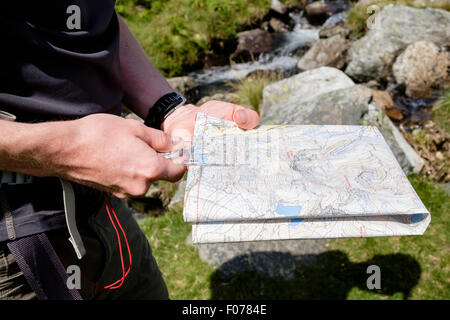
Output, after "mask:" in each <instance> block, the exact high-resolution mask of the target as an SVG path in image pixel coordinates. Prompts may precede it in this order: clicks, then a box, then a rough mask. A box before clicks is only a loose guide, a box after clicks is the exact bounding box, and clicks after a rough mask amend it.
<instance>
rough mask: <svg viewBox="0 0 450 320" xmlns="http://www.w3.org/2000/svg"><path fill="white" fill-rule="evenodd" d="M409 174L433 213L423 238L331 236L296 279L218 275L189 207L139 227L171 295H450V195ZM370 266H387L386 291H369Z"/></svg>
mask: <svg viewBox="0 0 450 320" xmlns="http://www.w3.org/2000/svg"><path fill="white" fill-rule="evenodd" d="M409 179H410V181H411V183H412V185H413V186H414V188H415V190H416V191H417V193H418V195H419V196H420V198H421V199H422V201H423V202H424V204H425V205H426V206H427V208H428V209H429V210H430V212H431V215H432V221H431V224H430V225H429V227H428V229H427V231H426V232H425V234H424V235H423V236H408V237H386V238H364V239H336V240H329V241H328V243H327V247H328V249H329V251H327V252H325V253H322V254H320V255H319V256H318V257H317V259H316V261H315V262H314V263H312V264H310V265H307V266H304V267H300V268H298V269H297V270H295V276H294V278H293V279H292V280H284V279H280V278H270V277H266V276H261V275H259V274H256V273H255V272H244V273H239V274H236V275H234V276H231V277H225V276H223V275H221V274H220V273H217V272H216V271H214V269H213V267H212V266H210V265H208V264H206V263H204V262H203V261H201V260H200V258H199V257H198V253H197V249H196V248H195V247H192V246H189V245H187V244H186V243H185V239H186V237H187V235H188V234H189V231H190V225H189V224H187V223H185V222H183V219H182V213H181V212H182V208H177V209H174V210H171V211H169V212H167V213H166V214H165V215H164V216H160V217H157V218H149V219H146V220H144V221H142V222H141V223H140V225H141V227H142V229H143V230H144V232H145V233H146V235H147V236H148V239H149V241H150V244H151V245H152V248H153V253H154V255H155V257H156V260H157V262H158V264H159V267H160V269H161V270H162V273H163V276H164V279H165V281H166V283H167V285H168V288H169V293H170V296H171V298H172V299H211V298H214V299H403V298H408V299H450V283H449V279H450V274H449V271H450V254H449V250H450V245H449V243H450V242H449V238H448V231H449V230H450V226H449V219H448V216H449V214H450V201H449V196H448V194H446V193H445V191H444V190H442V189H440V188H439V187H437V186H435V185H434V184H433V183H431V182H430V181H428V180H426V179H425V178H423V177H421V176H418V175H412V176H410V177H409ZM370 264H377V265H379V266H380V268H381V286H382V289H381V290H378V291H377V290H374V291H370V290H368V289H367V288H366V279H367V277H368V275H367V274H366V269H367V266H368V265H370Z"/></svg>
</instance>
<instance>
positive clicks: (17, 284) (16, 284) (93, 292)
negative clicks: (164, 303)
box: [0, 197, 169, 300]
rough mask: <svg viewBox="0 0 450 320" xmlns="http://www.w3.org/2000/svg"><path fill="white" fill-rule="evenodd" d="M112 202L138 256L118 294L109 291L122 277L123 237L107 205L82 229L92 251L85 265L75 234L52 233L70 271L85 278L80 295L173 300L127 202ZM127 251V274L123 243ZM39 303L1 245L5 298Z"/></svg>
mask: <svg viewBox="0 0 450 320" xmlns="http://www.w3.org/2000/svg"><path fill="white" fill-rule="evenodd" d="M110 200H111V204H112V206H113V208H114V210H115V212H116V214H117V217H118V219H119V221H120V224H121V225H122V227H123V229H124V231H125V234H126V236H127V239H128V243H129V246H130V250H131V256H132V266H131V269H130V272H129V274H128V275H127V277H126V278H125V280H124V282H123V285H122V286H121V287H120V288H118V289H113V290H110V289H103V287H105V286H107V285H109V284H111V283H114V282H116V281H117V280H119V279H120V278H122V264H121V259H120V251H119V247H118V240H117V234H116V231H115V230H114V227H113V226H112V224H111V222H110V220H109V217H108V213H107V211H106V208H105V206H104V205H101V206H100V207H99V208H96V209H94V210H95V211H93V212H91V213H89V214H87V215H86V217H88V218H87V219H85V220H86V221H84V222H85V223H80V224H79V225H78V228H79V232H80V234H81V236H82V239H83V242H84V245H85V247H86V255H85V256H84V257H83V258H82V259H81V260H78V258H77V257H76V255H75V252H74V250H73V247H72V245H71V244H70V242H69V241H68V239H69V233H68V231H67V230H66V229H58V230H53V231H49V232H47V233H46V234H47V236H48V238H49V240H50V242H51V243H52V245H53V247H54V249H55V251H56V253H57V255H58V256H59V258H60V260H61V262H62V263H63V265H64V267H65V268H67V267H68V266H70V265H76V266H78V267H79V270H80V275H81V277H80V278H81V289H80V290H79V292H80V294H81V296H82V297H83V299H86V300H88V299H168V298H169V295H168V292H167V287H166V284H165V283H164V280H163V278H162V275H161V272H160V270H159V268H158V265H157V263H156V261H155V258H154V257H153V255H152V251H151V248H150V245H149V243H148V241H147V238H146V236H145V235H144V233H143V232H142V231H141V229H140V228H139V226H138V224H137V223H136V221H135V219H134V218H133V216H132V215H131V211H130V209H128V208H127V207H126V205H125V204H124V201H122V200H120V199H117V198H115V197H110ZM97 207H98V206H97ZM77 211H78V210H77ZM77 215H79V212H77ZM122 251H123V258H124V265H125V270H126V269H127V268H128V265H129V261H128V260H129V259H128V250H127V247H126V245H125V243H124V241H123V240H122ZM35 298H36V295H35V294H34V292H33V291H32V290H31V288H30V286H29V285H28V283H27V281H26V280H25V277H24V275H23V273H22V272H21V271H20V269H19V267H18V265H17V263H16V262H15V260H14V258H13V256H12V254H11V253H10V252H9V250H8V248H7V246H6V243H0V299H35Z"/></svg>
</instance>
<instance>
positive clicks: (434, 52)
mask: <svg viewBox="0 0 450 320" xmlns="http://www.w3.org/2000/svg"><path fill="white" fill-rule="evenodd" d="M449 67H450V59H449V53H448V52H446V51H442V50H441V49H440V48H439V47H438V46H436V45H435V44H434V43H433V42H430V41H417V42H415V43H413V44H411V45H409V46H408V47H407V48H406V49H405V51H404V52H403V53H402V54H401V55H400V56H398V58H397V59H396V60H395V63H394V66H393V68H392V71H393V74H394V77H395V80H396V82H397V83H399V84H404V85H405V86H406V91H405V93H406V95H407V96H409V97H412V98H425V97H429V96H431V93H432V90H431V88H432V87H437V86H440V85H443V84H444V83H445V82H447V81H448V80H449V76H448V68H449Z"/></svg>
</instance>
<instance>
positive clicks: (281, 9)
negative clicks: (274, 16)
mask: <svg viewBox="0 0 450 320" xmlns="http://www.w3.org/2000/svg"><path fill="white" fill-rule="evenodd" d="M270 9H272V10H273V11H275V12H277V13H279V14H285V13H286V12H287V10H288V8H287V6H286V5H285V4H284V3H281V2H280V1H279V0H272V1H271V2H270Z"/></svg>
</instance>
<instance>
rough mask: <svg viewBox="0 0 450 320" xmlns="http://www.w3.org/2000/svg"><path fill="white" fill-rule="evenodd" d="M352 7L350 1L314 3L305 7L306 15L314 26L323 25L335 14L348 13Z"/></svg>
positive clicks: (339, 0) (322, 0)
mask: <svg viewBox="0 0 450 320" xmlns="http://www.w3.org/2000/svg"><path fill="white" fill-rule="evenodd" d="M351 6H352V4H351V2H350V1H347V0H335V1H324V0H321V1H314V2H312V3H310V4H308V5H306V6H305V14H306V18H307V19H308V22H309V23H311V24H312V25H321V24H323V23H324V22H325V21H326V20H327V19H328V18H330V17H331V16H332V15H333V14H335V13H339V12H342V11H346V10H348V9H350V8H351Z"/></svg>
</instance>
